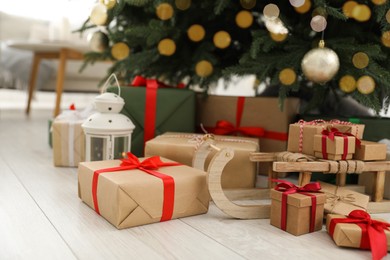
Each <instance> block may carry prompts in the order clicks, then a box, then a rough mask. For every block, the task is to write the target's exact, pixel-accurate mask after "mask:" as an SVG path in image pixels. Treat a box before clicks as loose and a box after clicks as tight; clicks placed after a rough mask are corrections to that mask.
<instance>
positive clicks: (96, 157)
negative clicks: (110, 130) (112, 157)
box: [91, 137, 107, 161]
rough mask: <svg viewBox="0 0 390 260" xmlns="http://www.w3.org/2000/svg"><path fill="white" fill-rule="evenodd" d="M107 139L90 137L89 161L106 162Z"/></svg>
mask: <svg viewBox="0 0 390 260" xmlns="http://www.w3.org/2000/svg"><path fill="white" fill-rule="evenodd" d="M106 149H107V139H106V138H100V137H91V161H102V160H106V158H107V155H106Z"/></svg>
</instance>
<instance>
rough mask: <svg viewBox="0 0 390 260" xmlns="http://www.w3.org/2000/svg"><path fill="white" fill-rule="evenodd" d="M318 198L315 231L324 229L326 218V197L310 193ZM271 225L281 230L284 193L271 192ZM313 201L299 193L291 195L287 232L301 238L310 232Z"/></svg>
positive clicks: (289, 196) (288, 207) (288, 205)
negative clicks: (324, 217)
mask: <svg viewBox="0 0 390 260" xmlns="http://www.w3.org/2000/svg"><path fill="white" fill-rule="evenodd" d="M310 194H313V195H315V196H316V198H317V205H316V207H317V208H316V216H315V225H314V231H318V230H321V229H322V222H323V216H324V203H325V200H326V195H325V194H323V193H310ZM270 197H271V216H270V218H271V220H270V222H271V225H273V226H275V227H277V228H281V218H282V215H281V209H282V192H280V191H276V190H274V189H272V190H271V193H270ZM311 205H312V201H311V197H310V196H306V195H303V194H299V193H294V194H290V195H288V197H287V226H286V231H287V232H288V233H290V234H293V235H296V236H300V235H303V234H307V233H309V232H310V209H311Z"/></svg>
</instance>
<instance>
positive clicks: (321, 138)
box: [313, 134, 356, 160]
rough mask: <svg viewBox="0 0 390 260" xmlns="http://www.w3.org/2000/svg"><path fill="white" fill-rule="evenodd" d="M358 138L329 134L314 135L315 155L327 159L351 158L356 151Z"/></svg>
mask: <svg viewBox="0 0 390 260" xmlns="http://www.w3.org/2000/svg"><path fill="white" fill-rule="evenodd" d="M355 141H356V138H355V137H353V136H345V137H344V136H335V137H334V139H333V140H332V139H331V138H330V137H329V136H327V135H324V134H320V135H315V136H314V144H313V150H314V156H315V157H317V158H321V159H326V160H349V159H352V155H353V154H354V152H355Z"/></svg>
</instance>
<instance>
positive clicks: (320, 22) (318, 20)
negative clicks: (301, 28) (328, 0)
mask: <svg viewBox="0 0 390 260" xmlns="http://www.w3.org/2000/svg"><path fill="white" fill-rule="evenodd" d="M326 26H327V22H326V19H325V17H323V16H322V15H316V16H314V17H313V18H312V19H311V21H310V27H311V29H313V31H315V32H322V31H323V30H325V28H326Z"/></svg>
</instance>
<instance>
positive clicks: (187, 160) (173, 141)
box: [145, 132, 259, 189]
mask: <svg viewBox="0 0 390 260" xmlns="http://www.w3.org/2000/svg"><path fill="white" fill-rule="evenodd" d="M203 137H204V135H201V134H186V133H177V132H167V133H165V134H162V135H159V136H157V137H156V138H154V139H152V140H150V141H148V142H147V143H146V146H145V156H154V155H157V156H162V157H165V158H168V159H170V160H173V161H176V162H180V163H183V164H185V165H188V166H192V159H193V156H194V154H195V151H196V147H197V146H198V145H200V142H202V138H203ZM213 138H214V140H215V142H216V145H217V146H218V147H219V148H225V147H230V148H232V149H234V158H233V159H232V160H231V161H230V162H229V164H228V165H226V167H225V169H224V172H223V175H222V180H221V185H222V188H226V189H229V188H253V187H254V186H255V183H256V173H257V167H256V163H255V162H251V161H250V160H249V155H250V153H252V152H258V151H259V140H258V139H257V138H249V137H238V136H219V135H214V136H213ZM215 152H216V151H211V152H210V154H209V156H208V157H207V160H206V163H205V170H207V168H208V165H209V163H210V161H211V159H212V158H213V156H214V154H215Z"/></svg>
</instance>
